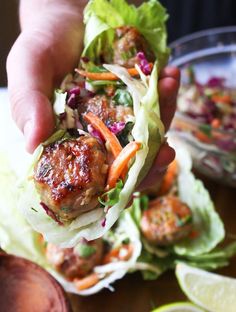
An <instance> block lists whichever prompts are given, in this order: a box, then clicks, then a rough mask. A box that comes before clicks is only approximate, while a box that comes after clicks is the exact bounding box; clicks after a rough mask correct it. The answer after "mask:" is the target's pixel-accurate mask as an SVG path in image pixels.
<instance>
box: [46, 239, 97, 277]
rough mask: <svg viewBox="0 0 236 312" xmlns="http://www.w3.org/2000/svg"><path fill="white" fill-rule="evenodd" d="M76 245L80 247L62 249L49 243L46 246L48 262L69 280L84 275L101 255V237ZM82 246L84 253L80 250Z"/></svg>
mask: <svg viewBox="0 0 236 312" xmlns="http://www.w3.org/2000/svg"><path fill="white" fill-rule="evenodd" d="M78 246H79V247H80V248H77V247H75V248H64V249H62V248H59V247H57V246H55V245H53V244H51V243H49V244H47V247H46V257H47V259H48V261H49V263H50V264H51V265H52V266H53V267H54V268H55V269H56V270H57V271H58V272H60V273H61V274H63V275H64V276H65V277H66V278H67V279H69V280H73V279H74V278H82V277H85V276H86V275H87V274H89V273H90V272H91V271H92V269H93V268H94V266H96V265H97V264H99V263H100V262H101V259H102V256H103V241H102V239H97V240H94V241H90V242H81V243H79V245H78ZM83 247H84V248H87V252H86V253H84V254H83V252H81V251H80V250H81V248H83Z"/></svg>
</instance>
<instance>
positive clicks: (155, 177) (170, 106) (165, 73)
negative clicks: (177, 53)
mask: <svg viewBox="0 0 236 312" xmlns="http://www.w3.org/2000/svg"><path fill="white" fill-rule="evenodd" d="M179 83H180V72H179V70H178V68H176V67H170V66H168V67H165V68H164V69H163V70H162V72H161V74H160V78H159V83H158V91H159V101H160V110H161V119H162V121H163V123H164V126H165V130H166V131H167V130H168V129H169V126H170V124H171V121H172V119H173V116H174V113H175V110H176V99H177V94H178V90H179ZM174 158H175V151H174V149H173V148H172V147H170V146H169V145H168V143H165V144H164V145H162V146H161V148H160V150H159V153H158V155H157V157H156V159H155V161H154V164H153V166H152V168H151V169H150V171H149V173H148V174H147V176H146V177H145V178H144V180H143V181H142V183H141V184H140V185H139V187H138V190H139V191H144V190H145V191H149V192H150V193H152V192H153V193H156V191H157V188H158V185H159V184H160V183H161V180H162V178H163V176H164V174H165V171H166V168H167V167H168V165H169V164H170V163H171V162H172V161H173V160H174Z"/></svg>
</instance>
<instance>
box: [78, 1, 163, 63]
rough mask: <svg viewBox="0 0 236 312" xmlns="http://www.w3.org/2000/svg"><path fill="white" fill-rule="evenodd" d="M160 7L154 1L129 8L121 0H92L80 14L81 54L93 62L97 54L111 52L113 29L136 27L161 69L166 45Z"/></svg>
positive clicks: (161, 7)
mask: <svg viewBox="0 0 236 312" xmlns="http://www.w3.org/2000/svg"><path fill="white" fill-rule="evenodd" d="M167 18H168V15H167V14H166V10H165V9H164V7H163V6H162V5H161V4H160V3H159V2H158V1H156V0H150V1H148V2H144V3H143V4H142V5H141V6H139V7H135V6H133V5H129V4H128V3H127V2H126V1H125V0H110V1H108V0H92V1H89V3H88V5H87V7H86V8H85V11H84V22H85V24H86V28H85V49H84V52H83V55H86V56H88V57H89V58H90V59H91V60H93V61H96V60H97V57H98V56H99V55H100V53H101V51H103V50H104V49H106V52H107V53H109V50H110V53H112V43H113V40H114V28H116V27H119V26H123V25H128V26H134V27H136V28H137V29H138V30H139V31H140V33H141V34H142V35H143V36H144V37H145V39H146V40H147V42H148V43H149V45H150V47H151V49H152V51H153V53H154V54H155V56H156V58H157V59H158V61H159V63H160V67H163V66H164V65H165V64H166V62H167V59H168V56H169V49H168V48H167V46H166V40H167V34H166V26H165V23H166V20H167Z"/></svg>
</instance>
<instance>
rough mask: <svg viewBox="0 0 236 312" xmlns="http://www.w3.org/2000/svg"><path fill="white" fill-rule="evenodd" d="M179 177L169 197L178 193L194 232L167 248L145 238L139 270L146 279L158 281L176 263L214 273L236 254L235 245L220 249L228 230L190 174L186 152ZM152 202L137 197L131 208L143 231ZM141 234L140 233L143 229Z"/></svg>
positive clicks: (179, 161)
mask: <svg viewBox="0 0 236 312" xmlns="http://www.w3.org/2000/svg"><path fill="white" fill-rule="evenodd" d="M176 155H177V156H176V158H177V165H178V174H177V177H176V178H175V181H174V184H173V185H172V187H171V189H170V190H169V193H173V192H174V193H177V196H178V197H179V198H180V199H181V201H182V202H183V203H186V204H187V205H188V207H189V208H190V209H191V212H192V226H193V227H192V231H191V232H190V233H189V235H188V236H187V237H186V238H183V239H180V240H179V241H177V242H175V243H173V244H172V245H168V246H158V245H156V244H152V243H150V242H149V241H148V240H147V239H146V238H145V237H144V236H143V235H142V234H140V237H141V241H142V246H143V248H142V253H141V255H140V257H139V259H138V261H137V263H136V267H137V268H139V269H141V270H142V274H143V277H144V278H145V279H156V278H157V277H158V276H159V275H161V274H162V273H163V272H165V271H166V270H168V269H174V267H175V265H176V263H178V262H185V263H187V264H189V265H193V266H196V267H200V268H203V269H209V270H214V269H217V268H219V267H223V266H226V265H228V263H229V258H230V257H232V256H234V255H235V253H236V243H235V242H233V243H231V244H229V245H228V246H225V245H224V246H223V247H222V245H221V246H219V244H220V243H222V241H223V239H224V238H225V230H224V225H223V222H222V220H221V219H220V216H219V215H218V213H217V212H216V211H215V208H214V204H213V202H212V200H211V198H210V195H209V193H208V191H207V190H206V189H205V187H204V185H203V183H202V182H201V181H200V180H198V179H196V178H195V176H194V175H193V173H192V172H191V167H192V162H191V159H190V156H189V154H188V152H187V151H186V150H185V149H182V148H177V149H176ZM166 195H168V194H165V195H163V196H166ZM148 203H149V199H148V197H147V196H141V195H140V194H139V193H136V195H135V198H134V202H133V205H132V206H131V208H129V213H130V214H131V216H132V218H133V220H134V221H135V223H136V225H137V227H138V228H139V229H140V222H141V217H142V213H143V211H145V210H146V209H147V207H148ZM140 233H141V229H140Z"/></svg>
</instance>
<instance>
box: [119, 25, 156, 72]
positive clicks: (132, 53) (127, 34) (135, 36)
mask: <svg viewBox="0 0 236 312" xmlns="http://www.w3.org/2000/svg"><path fill="white" fill-rule="evenodd" d="M138 52H144V54H145V56H146V58H147V60H148V61H150V62H151V61H153V60H154V55H153V53H152V52H151V51H150V49H149V48H148V43H147V42H146V40H145V38H144V37H143V36H142V35H141V34H140V32H139V31H138V30H137V29H136V28H135V27H130V26H122V27H118V28H117V29H116V40H115V42H114V56H113V63H114V64H118V65H121V66H125V67H127V68H130V67H134V65H135V64H139V62H140V60H139V58H138V57H137V53H138Z"/></svg>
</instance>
